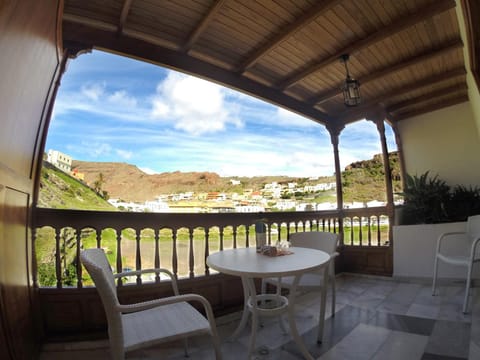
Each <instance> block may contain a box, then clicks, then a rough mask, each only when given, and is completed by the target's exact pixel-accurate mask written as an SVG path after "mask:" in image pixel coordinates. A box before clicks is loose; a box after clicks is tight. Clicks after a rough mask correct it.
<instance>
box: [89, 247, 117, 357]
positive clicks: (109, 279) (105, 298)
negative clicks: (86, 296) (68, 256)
mask: <svg viewBox="0 0 480 360" xmlns="http://www.w3.org/2000/svg"><path fill="white" fill-rule="evenodd" d="M80 261H81V262H82V264H83V266H85V268H86V269H87V271H88V273H89V274H90V276H91V277H92V280H93V282H94V283H95V286H96V288H97V291H98V293H99V295H100V298H101V300H102V303H103V307H104V309H105V314H106V315H107V321H108V333H109V337H110V342H111V343H112V341H113V342H114V343H115V346H117V347H121V348H122V349H123V330H122V319H121V314H120V312H119V311H118V310H117V309H118V308H117V306H118V305H119V301H118V297H117V289H116V287H115V278H114V276H113V273H112V269H111V267H110V264H109V263H108V259H107V257H106V255H105V252H104V251H103V249H87V250H83V251H82V252H81V253H80Z"/></svg>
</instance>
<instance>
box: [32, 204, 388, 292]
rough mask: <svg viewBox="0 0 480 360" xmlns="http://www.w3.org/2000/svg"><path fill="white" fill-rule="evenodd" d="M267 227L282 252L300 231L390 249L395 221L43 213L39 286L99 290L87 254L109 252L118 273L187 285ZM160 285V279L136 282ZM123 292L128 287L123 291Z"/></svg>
mask: <svg viewBox="0 0 480 360" xmlns="http://www.w3.org/2000/svg"><path fill="white" fill-rule="evenodd" d="M259 219H263V220H264V221H265V222H266V223H267V225H268V226H267V232H268V234H267V235H268V236H267V239H268V242H269V243H270V244H274V243H276V242H277V241H281V240H284V239H287V238H288V234H290V233H292V232H298V231H314V230H319V231H329V232H334V233H339V234H341V235H342V236H341V237H340V239H341V240H340V241H341V243H340V246H341V247H342V248H348V247H352V248H356V249H358V248H363V249H365V250H368V249H372V248H375V249H379V248H383V249H385V248H389V247H390V246H391V240H390V236H389V234H390V233H391V232H390V223H391V217H389V213H388V211H387V208H386V207H375V208H361V209H344V210H332V211H312V212H272V213H216V214H172V213H130V212H100V211H81V210H56V209H43V208H37V209H35V211H34V219H33V222H34V230H35V233H34V235H35V236H34V259H35V260H36V261H35V262H34V267H35V270H36V271H34V284H35V285H36V286H37V287H44V286H50V287H56V288H59V289H60V288H63V287H65V286H68V287H74V288H82V287H84V286H85V285H90V284H91V282H90V280H89V278H88V276H87V274H86V273H85V271H84V269H83V268H82V266H81V264H80V262H79V261H78V259H79V254H80V251H81V249H83V248H89V247H103V248H104V249H105V250H106V252H107V256H108V258H109V260H110V262H111V264H112V268H114V269H115V270H116V271H117V272H120V271H125V270H128V269H132V270H133V269H135V270H141V269H146V268H152V267H165V268H168V269H170V270H171V271H172V272H173V273H174V274H175V275H176V276H177V277H179V278H190V279H192V278H196V277H199V276H209V275H211V274H212V273H213V271H212V270H210V269H209V268H208V266H207V265H206V264H205V259H206V258H207V257H208V255H209V254H211V253H213V252H216V251H222V250H224V249H227V248H238V247H250V246H255V231H254V224H255V222H256V221H258V220H259ZM145 281H148V282H151V281H154V282H159V281H160V278H158V277H157V278H153V279H142V278H141V277H138V278H137V279H136V283H137V284H142V282H145ZM119 285H122V284H119Z"/></svg>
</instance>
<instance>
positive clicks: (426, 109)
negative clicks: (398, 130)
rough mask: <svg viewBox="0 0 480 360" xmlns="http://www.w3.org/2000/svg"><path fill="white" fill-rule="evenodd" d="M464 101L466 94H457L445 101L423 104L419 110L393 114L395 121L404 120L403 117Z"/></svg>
mask: <svg viewBox="0 0 480 360" xmlns="http://www.w3.org/2000/svg"><path fill="white" fill-rule="evenodd" d="M466 101H468V95H466V94H464V95H460V96H457V97H455V98H452V99H450V100H446V101H442V102H440V103H437V104H432V105H429V106H425V107H424V108H421V109H419V110H415V111H410V112H406V113H404V114H400V115H397V116H395V120H396V121H400V120H405V119H408V118H411V117H414V116H418V115H423V114H426V113H429V112H432V111H435V110H440V109H443V108H446V107H448V106H453V105H457V104H461V103H463V102H466Z"/></svg>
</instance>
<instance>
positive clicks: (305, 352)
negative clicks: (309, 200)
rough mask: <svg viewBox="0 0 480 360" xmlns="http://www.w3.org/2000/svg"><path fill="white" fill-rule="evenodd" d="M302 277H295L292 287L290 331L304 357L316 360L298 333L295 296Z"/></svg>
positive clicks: (289, 306) (289, 297)
mask: <svg viewBox="0 0 480 360" xmlns="http://www.w3.org/2000/svg"><path fill="white" fill-rule="evenodd" d="M300 277H301V275H297V276H295V278H294V280H293V283H292V287H291V288H290V294H289V296H288V311H287V314H288V322H289V325H290V331H291V333H292V338H293V340H294V341H295V342H296V343H297V346H298V348H299V350H300V352H301V353H302V355H303V357H304V358H305V359H307V360H314V359H313V357H312V355H310V353H309V352H308V350H307V348H306V346H305V343H304V342H303V340H302V338H301V336H300V334H299V333H298V329H297V324H296V321H295V295H296V293H297V285H298V282H299V281H300Z"/></svg>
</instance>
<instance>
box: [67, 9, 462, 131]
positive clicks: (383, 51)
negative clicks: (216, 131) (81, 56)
mask: <svg viewBox="0 0 480 360" xmlns="http://www.w3.org/2000/svg"><path fill="white" fill-rule="evenodd" d="M455 6H456V2H455V0H361V1H359V0H324V1H315V0H256V1H254V0H218V1H211V0H168V1H167V0H88V1H86V0H65V6H64V16H63V41H64V46H65V47H75V46H78V45H80V47H83V46H86V47H90V46H92V47H95V48H98V49H103V50H108V51H113V52H115V53H120V54H125V55H127V56H131V57H135V58H138V59H144V60H147V61H150V62H153V63H156V64H159V65H162V66H166V67H169V68H173V69H177V70H180V71H183V72H186V73H190V74H194V75H197V76H200V77H202V78H206V79H210V80H213V81H215V82H217V83H221V84H223V85H225V86H228V87H231V88H235V89H238V90H240V91H243V92H246V93H249V94H251V95H254V96H256V97H259V98H262V99H264V100H266V101H268V102H271V103H274V104H277V105H280V106H283V107H285V108H288V109H290V110H292V111H294V112H297V113H300V114H302V115H304V116H306V117H308V118H311V119H313V120H315V121H317V122H319V123H322V124H325V125H326V126H327V127H329V128H331V129H341V128H342V127H343V126H344V125H345V124H348V123H350V122H353V121H356V120H359V119H362V118H365V117H367V118H372V117H373V116H378V114H385V116H386V117H387V119H388V120H390V121H392V122H395V121H398V120H402V119H405V118H408V117H411V116H414V115H418V114H422V113H426V112H431V111H433V110H436V109H440V108H442V107H446V106H450V105H453V104H457V103H461V102H464V101H468V96H467V85H466V70H465V65H464V64H465V60H464V58H463V44H462V41H461V39H460V33H459V24H458V20H457V15H456V10H455ZM345 53H348V54H350V61H349V70H350V73H351V75H352V76H353V77H354V78H356V79H358V80H359V81H360V83H361V95H362V104H361V105H359V106H357V107H346V106H345V105H344V104H343V96H342V94H341V92H340V88H341V86H342V84H343V82H344V80H345V76H346V74H345V68H344V65H343V63H341V62H340V56H341V55H342V54H345Z"/></svg>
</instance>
